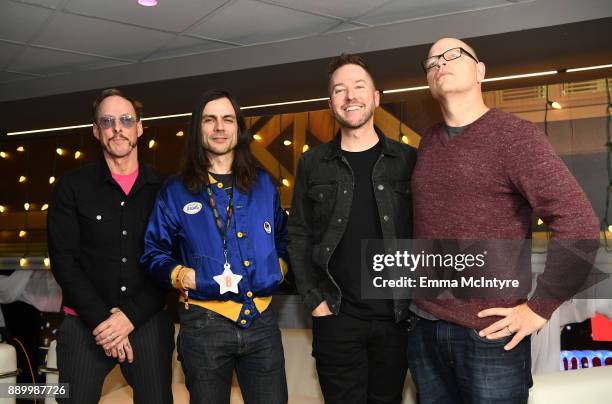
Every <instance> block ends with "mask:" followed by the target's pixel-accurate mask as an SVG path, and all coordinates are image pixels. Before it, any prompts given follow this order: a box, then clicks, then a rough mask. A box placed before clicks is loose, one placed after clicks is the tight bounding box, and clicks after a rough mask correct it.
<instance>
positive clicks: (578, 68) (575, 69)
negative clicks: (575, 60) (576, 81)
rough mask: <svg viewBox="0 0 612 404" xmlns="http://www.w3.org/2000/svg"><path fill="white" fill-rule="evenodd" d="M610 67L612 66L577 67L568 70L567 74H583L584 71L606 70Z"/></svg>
mask: <svg viewBox="0 0 612 404" xmlns="http://www.w3.org/2000/svg"><path fill="white" fill-rule="evenodd" d="M608 67H612V64H609V65H597V66H588V67H576V68H574V69H567V70H566V72H567V73H572V72H582V71H584V70H595V69H606V68H608Z"/></svg>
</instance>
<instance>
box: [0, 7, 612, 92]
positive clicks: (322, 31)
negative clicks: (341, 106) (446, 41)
mask: <svg viewBox="0 0 612 404" xmlns="http://www.w3.org/2000/svg"><path fill="white" fill-rule="evenodd" d="M158 1H159V4H158V6H157V7H142V6H139V5H138V4H137V2H136V0H0V101H3V100H8V99H17V98H26V97H33V96H39V95H47V94H53V93H59V92H67V91H76V90H82V89H86V88H87V87H90V88H97V87H101V86H104V85H106V84H105V79H104V77H106V78H107V79H108V80H107V81H110V82H112V83H113V84H130V83H133V82H138V81H143V80H146V81H152V80H161V79H168V78H174V77H181V76H193V75H198V74H205V73H212V72H219V71H227V70H237V69H243V68H249V67H255V66H265V65H268V64H279V63H288V62H294V61H300V60H308V59H315V58H322V57H327V56H329V55H330V54H337V53H339V51H345V50H346V51H353V52H355V51H358V52H359V51H366V50H368V51H369V50H377V49H383V48H385V47H388V48H392V47H398V46H399V45H403V46H406V45H415V44H421V43H427V42H428V41H432V40H434V39H435V38H436V37H437V36H439V35H442V34H444V28H445V27H442V28H441V29H438V28H439V27H437V26H432V24H438V23H439V21H441V20H440V18H441V17H449V16H451V17H454V18H455V20H453V21H455V22H456V24H459V25H458V28H457V29H455V30H454V31H452V32H451V33H455V35H457V36H461V37H466V36H470V35H469V34H470V33H472V34H481V35H482V34H483V33H484V34H487V33H488V34H491V33H498V32H503V31H504V30H506V31H507V30H508V26H513V27H515V29H517V30H518V29H526V28H531V27H533V26H538V24H540V25H541V26H542V25H554V24H560V23H566V22H575V21H581V20H586V19H592V18H603V17H608V16H611V15H612V1H610V0H583V1H582V2H576V1H573V4H574V6H573V7H574V8H572V9H570V8H571V7H569V8H568V9H567V10H563V7H564V5H568V4H571V3H572V1H571V0H158ZM577 3H581V4H577ZM559 4H561V5H560V6H559V7H551V5H559ZM546 7H549V13H548V14H549V15H548V16H547V18H539V17H537V15H538V14H537V13H540V14H542V13H543V12H544V11H545V10H546ZM514 9H516V11H514ZM543 10H544V11H543ZM487 13H488V14H487ZM492 13H496V14H492ZM517 13H518V14H517ZM520 13H523V14H525V16H526V18H524V19H523V18H520V19H517V18H516V17H514V18H515V19H516V20H515V21H506V24H505V25H504V22H503V21H504V20H507V19H508V18H509V17H512V16H517V15H521V14H520ZM534 13H535V14H534ZM492 15H497V17H496V18H491V16H492ZM528 15H529V17H528ZM465 16H470V17H471V20H466V19H465ZM530 18H531V20H530ZM536 18H539V20H536ZM445 21H450V20H445ZM500 21H501V23H500ZM428 23H429V26H427V29H425V30H424V29H423V26H424V24H428ZM508 24H510V25H508ZM400 26H401V27H413V30H412V31H410V30H409V31H406V30H405V29H404V30H403V31H395V32H394V31H392V30H389V29H388V28H389V27H400ZM398 33H400V34H399V35H398ZM402 33H403V34H402ZM364 38H366V39H365V40H364ZM194 64H195V65H194ZM101 76H104V77H101ZM94 77H95V80H94V79H93V78H94ZM73 79H74V80H75V81H74V83H76V81H79V82H80V83H81V84H79V85H76V84H73V85H71V84H70V83H71V81H72V80H73ZM88 80H89V83H90V84H85V82H88Z"/></svg>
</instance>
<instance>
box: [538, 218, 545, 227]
mask: <svg viewBox="0 0 612 404" xmlns="http://www.w3.org/2000/svg"><path fill="white" fill-rule="evenodd" d="M543 224H544V221H543V220H542V219H540V218H539V217H538V226H542V225H543Z"/></svg>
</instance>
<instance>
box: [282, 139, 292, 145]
mask: <svg viewBox="0 0 612 404" xmlns="http://www.w3.org/2000/svg"><path fill="white" fill-rule="evenodd" d="M283 144H284V145H285V146H291V140H289V139H286V140H283Z"/></svg>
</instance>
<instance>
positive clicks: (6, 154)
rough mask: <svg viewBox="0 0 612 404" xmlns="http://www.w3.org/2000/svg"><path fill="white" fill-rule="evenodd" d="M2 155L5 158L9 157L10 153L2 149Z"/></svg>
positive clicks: (0, 153)
mask: <svg viewBox="0 0 612 404" xmlns="http://www.w3.org/2000/svg"><path fill="white" fill-rule="evenodd" d="M0 157H1V158H3V159H5V158H8V153H7V152H5V151H0Z"/></svg>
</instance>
